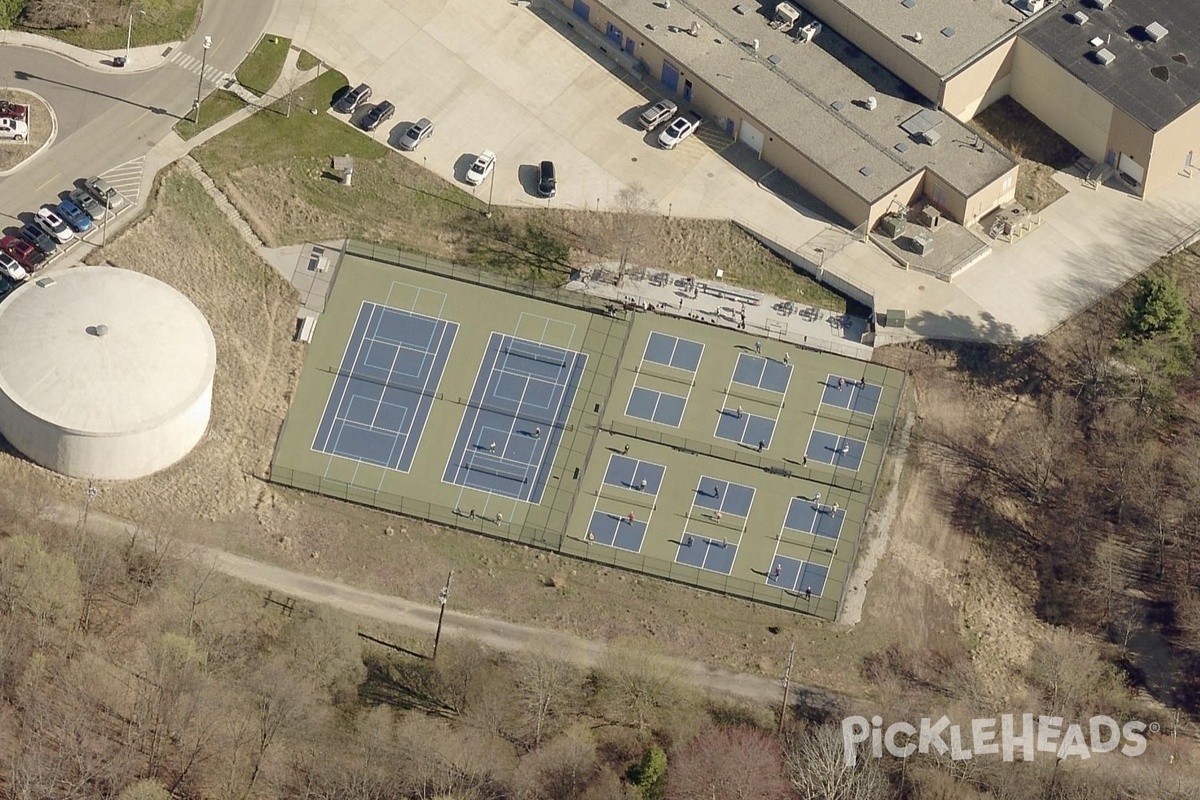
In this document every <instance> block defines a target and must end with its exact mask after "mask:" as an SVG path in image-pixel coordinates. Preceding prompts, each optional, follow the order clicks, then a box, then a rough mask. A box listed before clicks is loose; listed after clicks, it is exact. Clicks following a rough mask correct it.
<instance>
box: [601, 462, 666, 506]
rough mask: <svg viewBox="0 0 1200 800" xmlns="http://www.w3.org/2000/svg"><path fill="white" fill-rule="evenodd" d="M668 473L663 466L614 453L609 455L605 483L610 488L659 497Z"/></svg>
mask: <svg viewBox="0 0 1200 800" xmlns="http://www.w3.org/2000/svg"><path fill="white" fill-rule="evenodd" d="M666 473H667V468H666V467H664V466H662V465H661V464H652V463H650V462H649V461H640V460H638V459H636V458H630V457H629V456H622V455H617V454H616V453H613V454H610V455H609V459H608V469H607V470H605V472H604V482H605V483H606V484H608V485H609V486H617V487H620V488H622V489H633V490H635V491H639V492H645V493H646V494H650V495H656V496H657V495H658V490H659V487H661V486H662V481H663V476H664V475H666ZM643 481H644V482H645V483H644V484H643Z"/></svg>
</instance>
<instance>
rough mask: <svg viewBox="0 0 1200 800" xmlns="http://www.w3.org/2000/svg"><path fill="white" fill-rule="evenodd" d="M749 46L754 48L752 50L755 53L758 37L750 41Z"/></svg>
mask: <svg viewBox="0 0 1200 800" xmlns="http://www.w3.org/2000/svg"><path fill="white" fill-rule="evenodd" d="M750 46H751V47H752V48H754V52H756V53H757V52H758V39H755V40H754V41H753V42H751V43H750Z"/></svg>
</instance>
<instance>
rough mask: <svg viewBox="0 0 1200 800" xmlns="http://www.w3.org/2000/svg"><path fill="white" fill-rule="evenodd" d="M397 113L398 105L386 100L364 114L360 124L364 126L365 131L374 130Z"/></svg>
mask: <svg viewBox="0 0 1200 800" xmlns="http://www.w3.org/2000/svg"><path fill="white" fill-rule="evenodd" d="M395 113H396V107H395V106H394V105H392V104H391V102H389V101H387V100H384V101H383V102H382V103H380V104H379V105H377V106H375V107H374V108H372V109H371V110H370V111H368V112H367V113H366V115H364V116H363V118H362V121H361V122H359V123H358V124H359V125H361V126H362V129H363V130H364V131H373V130H375V129H376V128H378V127H379V126H380V125H382V124H383V123H385V122H387V121H388V120H389V119H391V118H392V115H393V114H395Z"/></svg>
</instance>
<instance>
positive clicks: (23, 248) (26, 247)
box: [0, 235, 46, 272]
mask: <svg viewBox="0 0 1200 800" xmlns="http://www.w3.org/2000/svg"><path fill="white" fill-rule="evenodd" d="M0 252H3V253H5V254H7V255H10V256H12V257H13V258H15V259H16V260H17V263H18V264H20V265H21V266H22V267H24V268H25V271H26V272H33V271H34V270H36V269H37V268H38V267H40V266H41V265H42V264H44V263H46V257H45V256H44V255H42V254H41V253H39V252H38V249H37V248H36V247H34V246H33V245H31V244H30V243H29V242H27V241H25V240H24V239H21V238H18V237H16V236H12V235H5V236H4V237H3V238H0Z"/></svg>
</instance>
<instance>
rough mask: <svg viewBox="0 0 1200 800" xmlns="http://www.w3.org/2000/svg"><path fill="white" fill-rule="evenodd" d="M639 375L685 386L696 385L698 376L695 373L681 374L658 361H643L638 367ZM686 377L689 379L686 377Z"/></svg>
mask: <svg viewBox="0 0 1200 800" xmlns="http://www.w3.org/2000/svg"><path fill="white" fill-rule="evenodd" d="M637 373H638V374H639V375H649V376H650V377H652V378H662V379H663V380H666V381H672V382H674V383H678V384H682V385H683V386H695V385H696V374H695V373H694V372H681V371H680V370H677V369H675V368H673V367H668V366H666V365H664V364H659V363H658V362H657V361H642V363H641V364H639V365H638V367H637ZM684 375H687V376H688V377H684Z"/></svg>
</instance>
